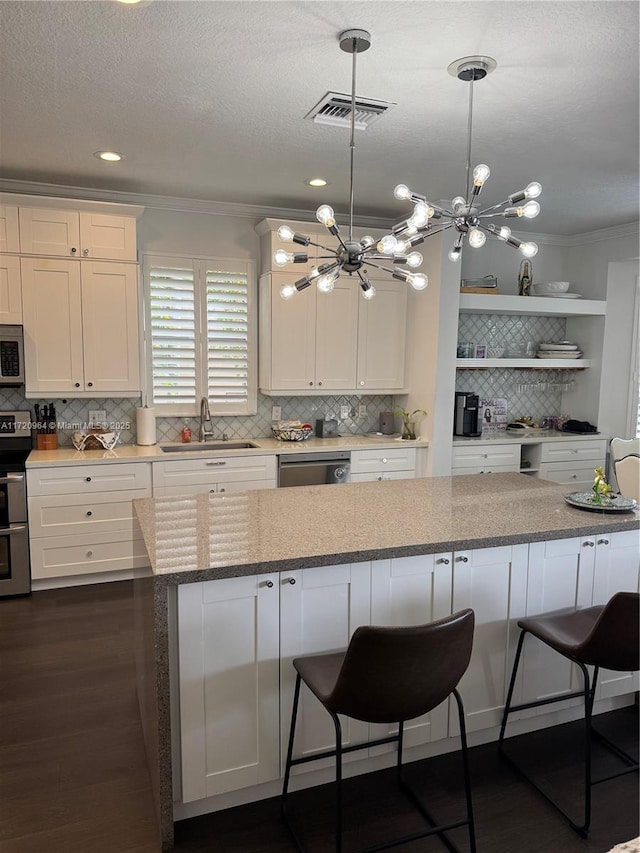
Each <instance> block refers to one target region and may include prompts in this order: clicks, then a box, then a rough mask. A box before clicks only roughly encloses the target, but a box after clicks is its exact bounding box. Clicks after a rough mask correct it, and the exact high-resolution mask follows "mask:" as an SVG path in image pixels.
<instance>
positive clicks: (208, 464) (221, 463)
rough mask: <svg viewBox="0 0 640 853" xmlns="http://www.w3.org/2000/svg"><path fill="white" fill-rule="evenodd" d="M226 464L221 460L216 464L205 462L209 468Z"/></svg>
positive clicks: (224, 460) (225, 461)
mask: <svg viewBox="0 0 640 853" xmlns="http://www.w3.org/2000/svg"><path fill="white" fill-rule="evenodd" d="M226 464H227V460H226V459H221V460H220V461H218V462H207V463H206V465H207V466H208V467H211V466H212V465H226Z"/></svg>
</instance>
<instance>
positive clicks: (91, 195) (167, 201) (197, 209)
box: [0, 178, 394, 229]
mask: <svg viewBox="0 0 640 853" xmlns="http://www.w3.org/2000/svg"><path fill="white" fill-rule="evenodd" d="M0 192H10V193H20V194H21V195H39V196H51V195H53V196H57V197H58V198H72V199H78V200H81V199H82V200H85V201H87V200H88V201H107V202H116V203H120V204H133V205H142V206H143V207H145V208H147V209H152V210H171V211H175V212H180V213H199V214H207V215H209V216H234V217H237V218H241V219H252V220H256V219H258V220H260V219H267V218H272V219H285V220H289V219H293V220H297V221H301V222H314V223H316V222H317V220H316V217H315V209H313V210H300V209H298V208H289V207H267V206H265V205H258V204H240V203H236V202H226V201H208V200H206V199H198V198H177V197H174V196H163V195H147V194H145V193H131V192H118V191H114V190H100V189H95V188H91V187H75V186H65V185H62V184H44V183H37V182H34V181H15V180H9V179H6V178H0ZM336 219H337V221H338V222H339V223H340V224H342V225H346V224H348V221H349V220H348V216H347V214H340V213H338V214H336ZM353 221H354V224H355V225H358V226H361V227H369V228H383V229H386V228H389V227H390V226H391V224H392V222H393V221H394V220H392V219H384V218H382V217H377V216H354V217H353Z"/></svg>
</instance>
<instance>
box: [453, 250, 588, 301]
mask: <svg viewBox="0 0 640 853" xmlns="http://www.w3.org/2000/svg"><path fill="white" fill-rule="evenodd" d="M538 246H539V249H538V254H537V255H536V256H535V258H533V259H532V262H531V263H532V265H533V280H534V281H566V280H567V279H566V276H567V274H568V270H567V250H566V248H565V247H563V246H559V245H555V244H553V243H550V242H546V241H545V242H543V241H542V240H540V241H539V242H538ZM523 260H524V258H523V257H522V255H521V254H520V252H519V251H518V250H517V249H513V248H512V247H511V246H507V245H506V244H505V243H502V242H500V241H498V240H487V242H486V243H485V244H484V246H482V248H480V249H471V248H469V247H468V246H467V245H465V247H464V252H463V255H462V270H461V276H460V277H461V278H483V277H484V276H485V275H495V276H496V277H497V279H498V290H499V291H500V293H502V294H506V295H517V293H518V274H519V271H520V264H521V263H522V261H523ZM570 280H571V279H569V281H570ZM571 289H572V290H573V289H575V288H573V287H572V288H571Z"/></svg>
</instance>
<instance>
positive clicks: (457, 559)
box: [456, 557, 469, 563]
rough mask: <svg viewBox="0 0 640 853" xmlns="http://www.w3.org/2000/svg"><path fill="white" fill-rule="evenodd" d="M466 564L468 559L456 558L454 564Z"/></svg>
mask: <svg viewBox="0 0 640 853" xmlns="http://www.w3.org/2000/svg"><path fill="white" fill-rule="evenodd" d="M468 562H469V558H468V557H456V563H468Z"/></svg>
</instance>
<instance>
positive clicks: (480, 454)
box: [452, 444, 520, 473]
mask: <svg viewBox="0 0 640 853" xmlns="http://www.w3.org/2000/svg"><path fill="white" fill-rule="evenodd" d="M487 464H490V465H500V466H507V467H506V468H505V469H504V470H508V471H519V470H520V445H519V444H490V445H484V446H478V447H476V446H473V445H471V446H469V445H463V446H462V447H456V446H455V445H454V447H453V463H452V465H453V467H454V468H468V467H470V466H475V465H483V466H484V465H487ZM456 473H457V472H456Z"/></svg>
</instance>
